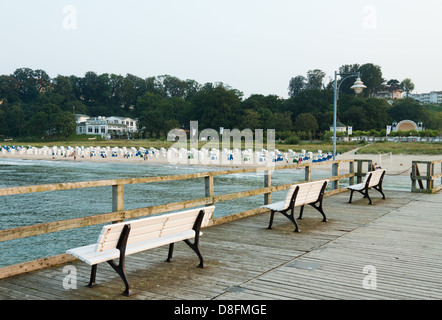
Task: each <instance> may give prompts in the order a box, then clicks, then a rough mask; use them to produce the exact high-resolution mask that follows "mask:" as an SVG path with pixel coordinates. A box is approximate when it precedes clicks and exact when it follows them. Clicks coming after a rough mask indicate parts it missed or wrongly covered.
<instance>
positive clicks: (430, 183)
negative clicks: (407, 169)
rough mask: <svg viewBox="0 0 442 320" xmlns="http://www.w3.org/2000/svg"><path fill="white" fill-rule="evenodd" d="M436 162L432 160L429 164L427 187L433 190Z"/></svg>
mask: <svg viewBox="0 0 442 320" xmlns="http://www.w3.org/2000/svg"><path fill="white" fill-rule="evenodd" d="M433 176H434V163H433V162H430V163H429V164H427V189H429V190H433V188H434V180H433Z"/></svg>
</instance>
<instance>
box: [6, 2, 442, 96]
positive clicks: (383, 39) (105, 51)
mask: <svg viewBox="0 0 442 320" xmlns="http://www.w3.org/2000/svg"><path fill="white" fill-rule="evenodd" d="M441 13H442V1H440V0H421V1H410V0H400V1H399V0H388V1H378V0H371V1H368V0H367V1H365V0H334V1H330V0H312V1H296V0H271V1H270V0H234V1H233V0H155V1H153V0H144V1H142V0H124V1H122V0H119V1H116V0H89V1H85V0H71V1H64V0H39V1H35V0H34V1H29V0H28V1H26V0H23V1H12V0H0V15H1V18H0V41H1V48H0V74H11V73H13V72H14V70H15V69H17V68H22V67H28V68H31V69H43V70H45V71H46V72H47V73H48V74H49V76H50V77H56V76H57V75H58V74H61V75H66V76H69V75H76V76H84V74H85V73H86V72H87V71H94V72H96V73H98V74H101V73H116V74H121V75H123V76H124V75H126V74H128V73H131V74H134V75H136V76H139V77H142V78H147V77H151V76H158V75H164V74H168V75H171V76H175V77H178V78H180V79H182V80H186V79H192V80H196V81H197V82H199V83H201V84H204V83H206V82H223V83H225V84H228V85H230V86H231V87H233V88H234V89H238V90H240V91H242V92H243V93H244V98H247V97H248V96H250V95H251V94H254V93H258V94H263V95H268V94H276V95H278V96H281V97H284V98H286V97H287V92H288V91H287V87H288V84H289V81H290V79H291V78H292V77H295V76H297V75H304V76H305V75H306V73H307V71H308V70H312V69H321V70H323V71H324V72H326V74H327V76H326V78H327V80H328V79H329V78H332V77H333V74H334V71H335V70H337V69H338V68H339V67H340V66H341V65H343V64H353V63H359V64H364V63H374V64H377V65H379V66H381V68H382V72H383V76H384V78H385V79H387V80H389V79H398V80H399V81H402V80H403V79H405V78H411V79H412V81H413V82H414V83H415V91H414V92H417V93H423V92H429V91H433V90H442V36H441V31H442V18H441ZM362 80H363V79H362Z"/></svg>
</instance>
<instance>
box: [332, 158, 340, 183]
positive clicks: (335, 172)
mask: <svg viewBox="0 0 442 320" xmlns="http://www.w3.org/2000/svg"><path fill="white" fill-rule="evenodd" d="M338 175H339V163H338V162H336V163H333V164H332V176H333V177H335V176H338ZM332 189H333V190H336V189H339V180H334V181H333V182H332Z"/></svg>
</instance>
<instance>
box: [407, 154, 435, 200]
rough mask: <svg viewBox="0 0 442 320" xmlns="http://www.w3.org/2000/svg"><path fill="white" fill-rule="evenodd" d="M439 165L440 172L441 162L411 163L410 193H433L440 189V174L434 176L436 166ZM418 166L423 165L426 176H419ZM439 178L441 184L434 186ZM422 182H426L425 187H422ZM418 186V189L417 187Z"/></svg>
mask: <svg viewBox="0 0 442 320" xmlns="http://www.w3.org/2000/svg"><path fill="white" fill-rule="evenodd" d="M439 163H440V164H441V171H442V160H436V161H413V162H412V168H411V192H424V193H435V192H437V191H439V190H441V189H442V172H441V173H438V174H436V173H435V172H436V171H435V169H436V164H439ZM419 164H423V165H425V167H426V175H421V173H420V170H421V169H419ZM438 178H441V184H440V185H439V186H435V181H436V179H438ZM423 181H426V186H425V187H424V183H423ZM417 185H419V188H418V187H417Z"/></svg>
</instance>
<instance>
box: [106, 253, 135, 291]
mask: <svg viewBox="0 0 442 320" xmlns="http://www.w3.org/2000/svg"><path fill="white" fill-rule="evenodd" d="M107 263H109V264H110V266H111V267H112V268H113V269H114V270H115V272H116V273H118V275H119V276H120V277H121V279H122V280H123V282H124V284H125V285H126V290H124V292H123V295H125V296H130V295H131V294H132V290H131V289H130V284H129V281H128V280H127V275H126V269H125V267H124V259H123V261H120V262H119V264H118V265H117V264H116V263H115V261H113V260H109V261H108V262H107Z"/></svg>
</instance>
